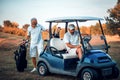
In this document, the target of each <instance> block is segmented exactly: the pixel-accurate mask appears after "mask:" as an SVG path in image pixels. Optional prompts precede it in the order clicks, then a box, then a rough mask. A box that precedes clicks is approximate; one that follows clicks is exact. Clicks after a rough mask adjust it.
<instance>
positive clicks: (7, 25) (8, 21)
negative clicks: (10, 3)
mask: <svg viewBox="0 0 120 80" xmlns="http://www.w3.org/2000/svg"><path fill="white" fill-rule="evenodd" d="M3 25H4V27H11V26H12V23H11V22H10V20H5V21H3Z"/></svg>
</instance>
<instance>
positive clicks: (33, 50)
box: [30, 45, 37, 72]
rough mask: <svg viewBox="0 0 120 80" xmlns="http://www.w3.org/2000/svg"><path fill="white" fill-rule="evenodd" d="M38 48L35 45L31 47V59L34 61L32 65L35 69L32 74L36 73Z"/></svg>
mask: <svg viewBox="0 0 120 80" xmlns="http://www.w3.org/2000/svg"><path fill="white" fill-rule="evenodd" d="M36 48H37V47H36V46H34V45H31V46H30V56H31V59H32V64H33V67H34V68H33V69H32V70H31V72H34V71H36Z"/></svg>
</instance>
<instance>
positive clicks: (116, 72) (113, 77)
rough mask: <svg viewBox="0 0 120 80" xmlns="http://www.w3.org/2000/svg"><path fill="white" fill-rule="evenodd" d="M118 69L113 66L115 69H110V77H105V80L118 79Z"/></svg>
mask: <svg viewBox="0 0 120 80" xmlns="http://www.w3.org/2000/svg"><path fill="white" fill-rule="evenodd" d="M119 74H120V73H119V69H118V68H117V67H116V66H115V67H113V69H112V75H110V76H107V78H108V79H116V78H118V77H119Z"/></svg>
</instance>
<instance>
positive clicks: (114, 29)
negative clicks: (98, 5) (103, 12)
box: [106, 0, 120, 36]
mask: <svg viewBox="0 0 120 80" xmlns="http://www.w3.org/2000/svg"><path fill="white" fill-rule="evenodd" d="M108 13H109V17H106V21H107V28H108V29H109V30H111V34H113V35H115V34H118V35H119V36H120V0H118V2H117V4H116V5H115V7H114V8H111V9H108Z"/></svg>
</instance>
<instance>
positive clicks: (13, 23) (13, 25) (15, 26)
mask: <svg viewBox="0 0 120 80" xmlns="http://www.w3.org/2000/svg"><path fill="white" fill-rule="evenodd" d="M11 24H12V26H11V27H14V28H18V26H19V24H18V23H17V22H12V23H11Z"/></svg>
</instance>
